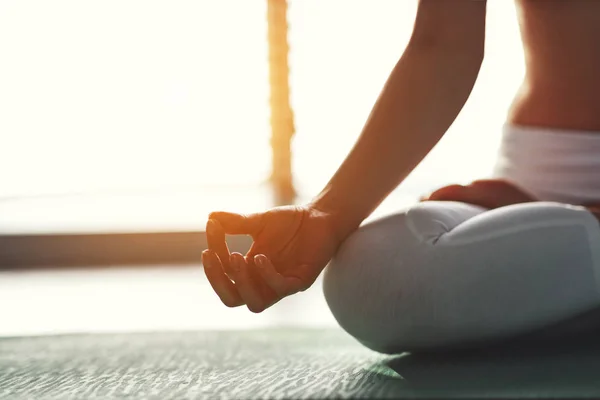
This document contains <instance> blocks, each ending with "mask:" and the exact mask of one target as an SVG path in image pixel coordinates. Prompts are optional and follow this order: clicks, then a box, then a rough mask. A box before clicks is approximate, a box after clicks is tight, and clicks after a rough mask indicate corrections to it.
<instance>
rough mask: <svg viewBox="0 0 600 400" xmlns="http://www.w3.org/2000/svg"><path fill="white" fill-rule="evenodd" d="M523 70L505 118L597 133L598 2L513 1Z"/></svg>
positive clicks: (599, 97)
mask: <svg viewBox="0 0 600 400" xmlns="http://www.w3.org/2000/svg"><path fill="white" fill-rule="evenodd" d="M517 11H518V17H519V23H520V27H521V36H522V39H523V47H524V51H525V62H526V73H525V79H524V81H523V84H522V85H521V87H520V89H519V91H518V93H517V95H516V97H515V99H514V102H513V104H512V106H511V109H510V112H509V115H508V122H510V123H513V124H518V125H524V126H536V127H547V128H557V129H566V130H585V131H593V132H598V133H600V1H597V0H517Z"/></svg>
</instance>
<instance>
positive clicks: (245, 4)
mask: <svg viewBox="0 0 600 400" xmlns="http://www.w3.org/2000/svg"><path fill="white" fill-rule="evenodd" d="M416 6H417V0H400V1H399V0H287V1H285V0H220V1H209V0H200V1H198V0H181V1H177V2H168V1H165V0H160V1H148V0H126V1H122V0H118V1H117V0H104V1H81V0H55V1H52V2H47V1H43V0H5V1H2V2H0V54H1V55H2V61H1V62H0V264H2V265H1V266H2V269H3V271H2V272H0V314H1V315H2V316H3V323H2V324H0V334H3V335H13V334H40V333H51V332H72V331H116V330H157V329H200V328H202V329H204V328H207V329H208V328H211V329H212V328H218V329H220V328H247V327H254V326H265V325H273V324H286V325H289V324H302V325H319V326H321V325H333V324H334V323H335V322H334V321H333V320H332V317H331V316H330V315H329V312H328V310H327V308H326V305H325V303H324V300H323V299H322V295H321V288H320V285H319V282H317V284H315V286H314V287H313V288H312V289H311V290H309V291H307V292H305V293H302V294H301V295H296V296H293V297H292V298H289V299H285V300H284V301H283V302H281V303H280V304H278V305H277V306H275V307H273V308H272V309H270V310H268V311H267V312H265V313H263V314H261V315H254V314H251V313H249V312H248V311H247V310H245V309H241V308H240V309H235V310H231V309H227V308H225V307H224V306H221V305H220V304H219V302H218V299H217V297H216V295H214V294H213V293H212V291H211V290H210V287H209V286H208V284H207V283H206V281H205V280H204V277H203V272H202V270H201V266H200V264H199V261H198V260H199V256H200V253H201V251H202V249H203V247H202V246H203V245H204V244H203V243H204V242H203V237H202V231H203V228H204V224H205V222H206V216H207V213H208V212H210V211H212V210H216V209H225V210H231V211H239V212H246V211H260V210H263V209H265V208H268V207H271V206H273V205H276V204H287V203H293V202H302V201H305V200H307V199H309V198H311V197H312V196H314V195H315V194H317V193H318V192H319V190H320V189H321V187H322V186H323V185H324V184H325V183H326V182H327V180H328V179H329V178H330V176H331V175H332V174H333V173H334V171H335V170H336V168H337V166H338V165H339V164H340V163H341V161H342V160H343V158H344V156H345V155H346V153H347V152H348V151H349V150H350V148H351V146H352V145H353V143H354V141H355V140H356V138H357V137H358V135H359V133H360V131H361V128H362V125H363V123H364V122H365V120H366V118H367V116H368V114H369V112H370V109H371V106H372V105H373V103H374V101H375V99H376V97H377V95H378V94H379V91H380V90H381V87H382V85H383V83H384V82H385V80H386V78H387V76H388V73H389V72H390V71H391V69H392V67H393V66H394V64H395V62H396V61H397V59H398V58H399V56H400V55H401V54H402V51H403V49H404V47H405V46H406V44H407V41H408V39H409V36H410V33H411V30H412V26H413V21H414V16H415V11H416ZM288 47H289V52H288V51H287V50H288ZM288 69H289V70H288ZM523 74H524V62H523V55H522V49H521V44H520V39H519V31H518V25H517V20H516V15H515V8H514V4H513V2H508V1H504V0H488V18H487V40H486V58H485V61H484V64H483V67H482V70H481V73H480V77H479V80H478V82H477V84H476V86H475V89H474V91H473V94H472V96H471V98H470V99H469V101H468V103H467V105H466V106H465V108H464V110H463V112H462V113H461V115H460V117H459V118H458V119H457V121H456V122H455V123H454V124H453V126H452V127H451V129H450V131H449V132H448V134H447V135H446V136H445V137H444V139H443V140H442V141H441V142H440V144H439V145H438V146H437V147H436V148H435V149H434V150H433V151H432V152H431V153H430V154H429V156H428V157H427V158H426V159H425V160H424V162H423V163H422V164H421V165H420V166H419V167H418V168H417V169H416V170H415V171H414V172H413V174H412V175H411V176H410V177H409V178H408V179H407V180H406V181H405V182H404V183H403V184H402V185H400V187H399V188H398V189H397V190H396V191H395V192H394V193H393V194H392V195H391V196H390V197H389V198H388V199H387V200H386V201H385V202H384V203H383V204H382V205H381V207H380V208H379V209H378V210H377V211H376V213H375V214H374V216H377V215H381V214H384V213H388V212H392V211H393V210H394V209H397V208H400V207H402V206H404V205H407V204H410V203H411V202H414V201H415V200H416V199H417V198H418V197H419V196H421V195H423V194H426V193H427V192H429V191H430V190H432V189H435V188H436V187H439V186H441V185H444V184H448V183H457V182H458V183H460V182H466V181H469V180H471V179H475V178H478V177H482V176H485V175H487V174H488V173H489V171H490V170H491V168H492V165H493V162H494V154H495V151H496V149H497V146H498V144H499V139H500V132H501V127H502V124H503V120H504V117H505V114H506V111H507V109H508V106H509V105H510V101H511V99H512V96H513V94H514V91H515V90H516V88H517V86H518V85H519V83H520V81H521V79H522V76H523ZM292 133H293V136H292ZM288 150H289V154H288ZM292 193H294V194H295V196H292ZM232 240H234V238H232ZM247 244H248V242H247V240H243V239H241V240H240V241H238V242H233V245H232V246H233V247H234V248H235V249H243V248H244V246H247Z"/></svg>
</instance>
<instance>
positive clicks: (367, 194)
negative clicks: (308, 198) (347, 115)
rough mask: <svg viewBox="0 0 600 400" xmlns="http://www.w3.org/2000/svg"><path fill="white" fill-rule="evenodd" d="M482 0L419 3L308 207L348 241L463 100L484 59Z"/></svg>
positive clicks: (433, 141) (426, 0) (424, 152)
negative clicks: (398, 53)
mask: <svg viewBox="0 0 600 400" xmlns="http://www.w3.org/2000/svg"><path fill="white" fill-rule="evenodd" d="M485 10H486V2H485V1H484V0H483V1H482V0H454V1H446V0H420V2H419V7H418V11H417V17H416V20H415V26H414V29H413V34H412V36H411V39H410V42H409V44H408V46H407V47H406V49H405V51H404V54H403V55H402V57H401V58H400V60H399V61H398V63H397V64H396V66H395V67H394V69H393V71H392V73H391V74H390V77H389V78H388V81H387V82H386V84H385V86H384V88H383V90H382V92H381V94H380V97H379V99H378V100H377V102H376V104H375V106H374V108H373V110H372V112H371V114H370V116H369V118H368V120H367V122H366V124H365V127H364V129H363V132H362V134H361V135H360V137H359V139H358V141H357V143H356V144H355V146H354V148H353V149H352V151H351V152H350V154H349V155H348V157H347V158H346V160H345V161H344V162H343V163H342V165H341V166H340V168H339V169H338V171H337V172H336V173H335V175H334V176H333V178H332V179H331V180H330V181H329V183H328V184H327V185H326V187H325V188H324V189H323V191H322V192H321V193H320V194H319V195H318V196H317V197H316V198H315V199H314V200H313V202H312V205H313V206H314V207H315V208H317V209H319V210H322V211H324V212H326V213H328V214H332V215H333V218H334V220H335V225H336V228H335V229H336V234H337V235H338V236H339V238H340V239H343V238H345V237H346V236H348V235H349V234H350V233H351V232H352V231H354V230H355V229H356V228H357V227H358V226H359V225H360V223H361V222H362V221H363V220H364V219H365V218H366V217H368V216H369V214H371V213H372V212H373V210H374V209H375V208H376V207H377V206H378V205H379V204H380V203H381V202H382V201H383V200H384V199H385V197H386V196H387V195H388V194H389V193H390V192H391V191H392V190H393V189H394V188H396V187H397V186H398V185H399V184H400V183H401V182H402V181H403V180H404V179H405V178H406V176H407V175H408V174H409V173H410V172H411V171H412V170H413V169H414V168H415V167H416V166H417V165H418V164H419V163H420V162H421V160H422V159H423V158H424V157H425V156H426V155H427V153H429V151H430V150H431V149H432V148H433V146H435V144H436V143H437V142H438V141H439V140H440V139H441V137H442V136H443V134H444V133H445V132H446V130H447V129H448V128H449V127H450V125H451V124H452V122H453V121H454V119H455V118H456V117H457V115H458V113H459V112H460V110H461V109H462V107H463V106H464V104H465V102H466V101H467V99H468V97H469V95H470V93H471V90H472V88H473V85H474V84H475V81H476V79H477V75H478V73H479V68H480V66H481V62H482V60H483V50H484V37H485Z"/></svg>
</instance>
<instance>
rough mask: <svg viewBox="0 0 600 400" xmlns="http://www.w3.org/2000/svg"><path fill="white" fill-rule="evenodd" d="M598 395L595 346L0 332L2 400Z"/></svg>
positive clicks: (243, 334) (304, 335)
mask: <svg viewBox="0 0 600 400" xmlns="http://www.w3.org/2000/svg"><path fill="white" fill-rule="evenodd" d="M556 397H560V398H565V397H568V398H600V345H599V344H595V343H594V342H592V343H588V342H585V341H582V342H578V341H572V342H571V343H569V344H568V345H566V346H542V347H532V346H527V347H518V346H517V347H516V348H498V349H493V350H486V351H482V350H479V351H471V352H460V353H447V354H429V355H417V354H403V355H397V356H389V355H382V354H378V353H374V352H371V351H369V350H368V349H366V348H364V347H362V346H361V345H359V344H358V343H357V342H355V341H354V340H353V339H352V338H350V337H349V336H348V335H346V334H345V333H344V332H342V331H341V330H336V329H328V330H319V329H291V328H290V329H284V328H281V329H264V330H255V331H226V332H216V331H215V332H211V331H203V332H155V333H125V334H78V335H61V336H40V337H12V338H2V339H0V398H1V399H12V398H19V399H111V398H117V399H118V398H130V399H142V398H144V399H145V398H150V399H284V398H300V399H307V398H311V399H313V398H314V399H330V398H416V399H418V398H428V399H431V398H440V399H450V398H460V399H468V398H477V399H490V398H520V399H523V398H556Z"/></svg>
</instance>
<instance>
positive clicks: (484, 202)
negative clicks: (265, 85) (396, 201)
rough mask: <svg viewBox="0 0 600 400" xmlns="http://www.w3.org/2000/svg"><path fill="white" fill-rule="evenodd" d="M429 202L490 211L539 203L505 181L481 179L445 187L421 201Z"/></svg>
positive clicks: (531, 196)
mask: <svg viewBox="0 0 600 400" xmlns="http://www.w3.org/2000/svg"><path fill="white" fill-rule="evenodd" d="M427 200H432V201H436V200H437V201H460V202H463V203H469V204H474V205H477V206H481V207H484V208H489V209H494V208H499V207H504V206H508V205H511V204H519V203H528V202H532V201H537V200H536V199H535V198H534V197H533V195H531V194H529V193H527V192H526V191H525V190H523V189H521V188H519V187H518V186H516V185H515V184H513V183H511V182H508V181H506V180H504V179H481V180H477V181H474V182H472V183H470V184H469V185H466V186H463V185H450V186H445V187H443V188H441V189H438V190H436V191H434V192H433V193H431V194H430V195H429V196H427V197H425V198H422V199H421V201H427Z"/></svg>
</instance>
